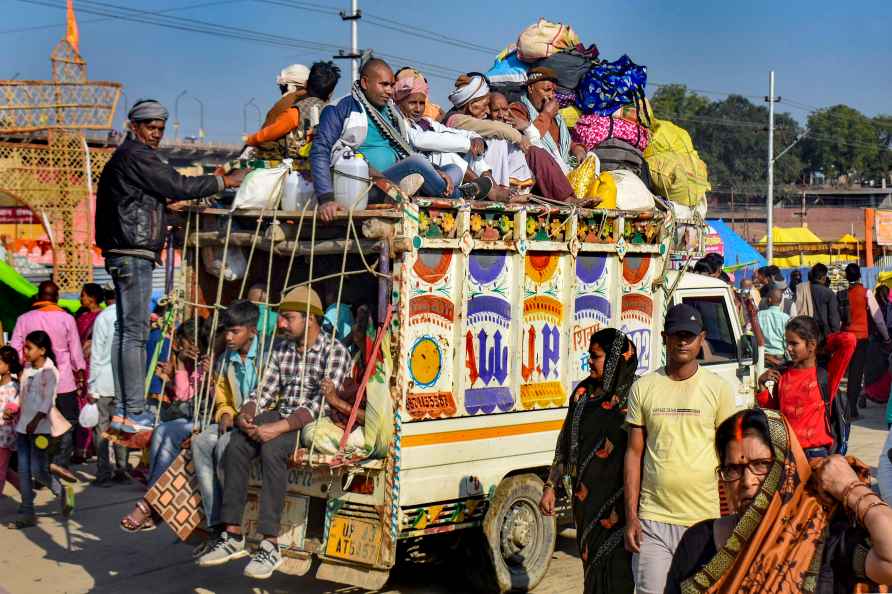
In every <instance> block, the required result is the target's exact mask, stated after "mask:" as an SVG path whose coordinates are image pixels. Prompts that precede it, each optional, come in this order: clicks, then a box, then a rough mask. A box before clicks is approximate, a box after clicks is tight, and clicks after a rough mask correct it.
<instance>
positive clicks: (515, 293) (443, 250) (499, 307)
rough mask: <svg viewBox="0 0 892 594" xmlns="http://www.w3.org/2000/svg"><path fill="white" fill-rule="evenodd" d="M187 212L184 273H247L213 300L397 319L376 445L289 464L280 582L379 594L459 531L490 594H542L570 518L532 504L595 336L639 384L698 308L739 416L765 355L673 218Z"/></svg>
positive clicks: (523, 212)
mask: <svg viewBox="0 0 892 594" xmlns="http://www.w3.org/2000/svg"><path fill="white" fill-rule="evenodd" d="M190 217H194V222H193V223H191V225H190V231H189V236H188V237H187V241H186V245H187V248H186V250H187V251H186V253H187V258H186V259H187V260H189V256H188V254H189V250H193V249H194V248H195V247H196V246H197V247H198V248H199V249H198V250H195V252H196V253H197V252H198V251H200V250H206V249H210V250H214V252H215V254H216V257H218V258H220V257H222V258H223V259H224V260H226V259H229V260H230V261H232V262H234V261H236V260H238V261H240V262H242V263H243V264H245V265H243V266H242V268H243V269H242V270H236V271H234V272H233V274H232V275H230V277H229V278H232V277H233V276H234V277H235V279H236V280H234V281H225V282H224V281H219V280H218V279H217V278H214V277H212V276H209V275H208V274H207V272H206V271H205V270H203V269H202V267H201V266H200V265H199V266H198V273H199V274H198V278H199V281H200V282H199V283H198V285H200V287H201V290H200V291H199V292H202V293H203V294H204V295H207V296H210V298H211V299H213V296H215V295H218V296H224V297H225V296H227V295H231V294H232V293H234V292H235V290H236V288H237V286H239V285H241V286H242V287H244V286H245V285H247V284H249V283H250V282H253V281H255V280H257V279H261V280H262V282H266V283H267V284H268V286H270V287H271V291H270V293H271V296H273V297H275V295H276V293H277V291H278V290H279V289H280V288H283V287H286V286H292V285H294V284H295V283H296V282H305V281H308V280H310V276H312V281H313V284H314V286H319V285H320V284H321V285H324V286H327V287H328V289H326V291H325V292H326V293H327V294H328V295H330V296H335V295H338V294H340V295H341V297H342V300H346V299H347V298H348V297H349V298H351V299H356V298H361V299H363V300H364V302H366V303H368V304H369V305H371V306H372V307H373V308H374V309H375V310H376V311H377V312H378V315H377V320H378V322H379V324H381V325H383V324H384V322H385V321H386V322H387V324H386V327H384V328H382V332H381V333H380V334H381V335H382V336H383V337H384V339H383V340H382V343H381V344H382V353H381V356H379V358H378V363H377V368H376V370H375V373H374V374H373V378H372V380H371V381H370V383H369V387H368V391H367V393H368V396H367V398H368V405H369V406H370V407H373V408H375V409H377V410H376V412H375V414H373V415H372V416H373V417H374V418H376V419H377V420H376V421H374V422H373V423H371V424H370V425H371V426H370V425H369V424H368V423H367V425H366V427H365V428H364V430H365V440H366V448H365V449H364V450H361V451H359V452H357V451H353V452H348V451H340V452H338V453H335V454H331V453H329V454H324V453H320V452H319V451H318V449H313V448H301V449H300V450H298V451H296V453H295V460H294V462H293V467H292V470H291V472H290V476H289V481H288V491H287V496H286V502H285V511H284V514H283V520H282V525H281V531H280V538H279V542H280V543H281V544H282V546H283V547H284V557H285V558H286V561H285V563H284V564H283V566H282V568H281V571H285V572H288V573H292V574H295V575H303V574H305V573H307V572H309V571H310V570H315V575H316V577H317V578H319V579H324V580H331V581H334V582H340V583H344V584H351V585H355V586H359V587H363V588H368V589H377V588H380V587H381V586H383V585H384V583H385V581H386V580H387V578H388V576H389V572H390V570H391V568H392V567H393V566H394V564H395V563H396V562H397V561H398V560H400V559H401V558H402V557H404V556H405V554H406V553H407V551H409V552H411V551H417V550H422V549H423V545H424V543H425V542H426V541H430V542H433V541H441V542H442V541H444V540H449V537H448V536H446V537H444V536H443V535H445V534H447V533H454V534H451V535H450V536H454V537H461V539H462V544H461V546H459V547H456V549H459V550H461V552H462V554H464V555H465V557H466V559H467V561H468V563H467V564H466V565H463V567H466V568H467V570H468V571H467V573H468V574H469V576H470V578H471V580H472V582H473V583H474V585H475V586H477V587H478V588H479V589H484V590H490V591H499V592H504V591H509V590H512V589H519V590H526V589H531V588H533V587H534V586H536V584H537V583H538V582H539V581H540V580H541V579H542V578H543V576H544V575H545V574H546V572H547V570H548V565H549V562H550V560H551V557H552V552H553V550H554V547H555V539H556V535H557V531H558V529H559V527H558V523H559V520H560V518H559V517H558V518H555V517H545V516H543V515H542V514H541V513H540V512H539V511H538V501H539V498H540V497H541V495H542V487H543V481H544V480H545V478H546V476H547V473H548V469H549V466H550V464H551V462H552V458H553V453H554V449H555V443H556V440H557V436H558V432H559V431H560V428H561V424H562V422H563V420H564V416H565V413H566V405H567V401H568V397H569V395H570V394H571V391H572V388H573V387H574V385H575V384H576V383H577V382H579V381H580V380H581V379H583V378H584V377H586V375H587V374H588V373H589V370H588V368H587V366H588V356H587V353H588V346H589V338H590V336H591V335H592V333H594V332H595V331H597V330H598V329H600V328H604V327H614V328H619V329H621V330H622V331H623V332H626V333H627V334H628V335H629V336H630V337H631V338H632V340H633V341H634V343H635V345H636V346H637V348H638V353H639V364H640V367H639V370H638V372H639V373H646V372H648V371H651V370H653V369H656V368H658V367H660V366H661V365H662V363H663V361H664V351H663V345H662V338H661V328H662V325H663V319H664V314H665V311H666V309H667V307H669V306H670V305H672V304H674V303H682V302H683V303H687V304H690V305H693V306H694V307H696V308H697V309H698V310H699V311H700V312H701V313H702V315H703V320H704V324H705V327H706V334H707V340H706V343H705V346H704V349H703V352H702V353H701V363H702V364H703V365H704V366H705V367H707V368H708V369H710V370H712V371H714V372H716V373H718V374H719V375H720V376H722V377H723V378H724V379H726V380H727V381H728V382H729V383H730V384H732V385H733V387H734V390H735V392H736V394H737V404H738V406H740V407H744V406H749V405H750V404H751V402H752V394H753V384H754V378H755V377H757V371H758V370H757V369H756V367H757V361H758V359H759V358H758V357H757V356H754V355H755V349H754V348H753V343H752V341H751V340H750V338H749V337H747V336H745V335H744V334H743V331H742V326H741V320H740V316H739V314H738V308H737V305H736V302H735V295H734V293H733V289H732V288H731V287H730V286H728V285H727V284H725V283H724V282H722V281H720V280H718V279H714V278H711V277H707V276H702V275H697V274H692V273H688V272H679V271H678V269H684V268H686V267H687V266H688V265H689V264H690V263H691V262H692V260H693V258H695V257H697V256H698V255H700V253H701V252H702V249H703V234H704V233H703V231H704V228H705V227H704V226H703V225H702V222H692V221H687V222H686V221H680V220H678V219H676V218H675V216H674V214H673V209H672V206H671V204H669V203H664V202H662V201H658V203H657V208H656V209H655V210H653V211H648V212H623V211H617V210H598V209H583V208H576V207H568V206H560V205H554V204H547V203H539V204H533V203H531V204H523V205H516V204H496V203H491V202H464V201H458V202H457V201H452V200H434V199H414V200H411V201H409V200H407V201H405V202H404V203H402V204H400V205H397V206H390V207H387V208H382V209H378V210H367V211H355V212H353V213H351V214H349V215H341V216H339V217H338V218H337V219H336V220H335V221H334V222H333V223H329V224H322V223H321V222H318V221H317V220H316V219H315V218H314V216H313V211H312V209H309V210H304V211H301V212H286V211H269V210H265V211H234V212H230V211H228V210H214V209H205V210H203V211H201V212H200V213H199V212H198V211H196V212H194V213H193V214H191V215H190ZM267 226H269V227H271V228H275V229H273V231H274V232H271V231H270V230H268V229H266V228H267ZM265 229H266V231H265V232H264V230H265ZM227 231H228V232H227ZM223 246H225V247H226V250H227V251H226V252H225V253H224V252H223V250H222V247H223ZM198 261H199V258H195V262H198ZM311 264H312V265H313V272H312V275H311V273H310V266H311ZM354 269H355V271H354V272H351V271H353V270H354ZM342 270H343V271H344V272H345V274H344V275H341V271H342ZM220 271H229V270H228V267H227V265H223V266H222V267H220V268H218V273H219V272H220ZM229 272H232V271H229ZM224 276H225V275H224ZM245 276H246V277H247V278H242V277H245ZM239 279H241V280H239ZM316 279H319V280H318V282H317V280H316ZM341 279H343V280H344V283H343V284H342V283H341ZM198 285H196V286H198ZM335 289H338V290H337V291H335ZM373 382H376V385H373ZM368 418H369V415H368V414H367V419H368ZM258 479H259V473H258V469H255V472H254V477H253V479H252V486H251V488H250V495H249V502H248V506H247V508H246V512H245V519H244V527H245V530H246V532H247V533H248V534H249V542H253V543H254V544H256V543H257V542H258V541H259V537H258V536H257V535H256V534H255V533H254V526H255V520H256V517H257V495H258V493H259V489H260V482H259V480H258ZM564 509H566V504H565V506H564ZM410 545H411V546H410Z"/></svg>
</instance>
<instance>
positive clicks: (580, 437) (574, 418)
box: [539, 328, 638, 594]
mask: <svg viewBox="0 0 892 594" xmlns="http://www.w3.org/2000/svg"><path fill="white" fill-rule="evenodd" d="M637 367H638V358H637V356H636V353H635V346H634V344H632V342H631V341H630V340H629V339H628V338H627V337H626V336H625V335H624V334H623V333H622V332H619V331H618V330H614V329H612V328H606V329H604V330H601V331H599V332H596V333H595V334H594V335H593V336H592V338H591V342H590V344H589V368H590V370H591V374H590V375H589V377H587V378H586V379H584V380H582V381H581V382H580V383H579V385H578V386H577V387H576V389H575V390H574V391H573V395H572V397H571V398H570V404H569V407H568V409H567V417H566V419H565V420H564V425H563V427H562V428H561V433H560V436H559V437H558V444H557V449H556V450H555V456H554V463H553V464H552V467H551V472H550V473H549V476H548V481H547V482H546V483H545V491H544V494H543V495H542V501H541V502H540V503H539V508H540V509H541V510H542V513H544V514H546V515H551V514H553V513H554V504H555V493H556V490H557V489H559V488H560V489H562V490H563V491H564V492H565V493H567V494H570V493H572V495H573V497H572V504H573V519H574V520H575V522H576V543H577V545H578V547H579V555H580V557H581V558H582V564H583V568H584V572H585V580H584V587H583V592H584V594H602V593H603V594H625V593H629V594H631V592H633V591H634V589H635V582H634V580H633V578H632V556H631V553H629V552H627V551H626V550H625V548H624V547H623V527H624V525H625V512H624V501H623V459H624V457H625V451H626V444H627V435H626V430H625V428H624V423H625V414H626V399H627V396H628V393H629V389H630V388H631V387H632V383H633V382H634V381H635V370H636V369H637Z"/></svg>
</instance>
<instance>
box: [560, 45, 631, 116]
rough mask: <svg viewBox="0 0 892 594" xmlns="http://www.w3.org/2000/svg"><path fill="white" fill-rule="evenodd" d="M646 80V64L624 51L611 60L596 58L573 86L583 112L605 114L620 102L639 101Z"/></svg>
mask: <svg viewBox="0 0 892 594" xmlns="http://www.w3.org/2000/svg"><path fill="white" fill-rule="evenodd" d="M646 84H647V66H639V65H638V64H636V63H635V62H633V61H632V59H631V58H629V56H627V55H625V54H624V55H623V56H622V57H621V58H620V59H619V60H617V61H615V62H607V61H603V62H598V63H597V64H595V65H594V66H592V67H591V68H590V69H589V71H588V72H586V73H585V76H583V77H582V80H581V81H580V82H579V87H578V88H577V89H576V104H577V105H578V106H579V109H581V110H582V111H583V113H595V114H598V115H602V116H609V115H611V114H613V113H614V112H615V111H616V110H617V109H619V108H620V107H622V106H623V105H635V106H636V107H637V106H639V105H641V104H642V103H643V102H644V87H645V85H646ZM642 111H643V109H639V112H642ZM645 123H646V122H645Z"/></svg>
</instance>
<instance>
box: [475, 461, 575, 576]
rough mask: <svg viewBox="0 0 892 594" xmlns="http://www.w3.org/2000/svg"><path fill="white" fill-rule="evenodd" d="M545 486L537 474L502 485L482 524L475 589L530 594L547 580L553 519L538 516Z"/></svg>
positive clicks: (514, 477)
mask: <svg viewBox="0 0 892 594" xmlns="http://www.w3.org/2000/svg"><path fill="white" fill-rule="evenodd" d="M542 486H543V483H542V480H541V479H540V478H539V477H537V476H536V475H533V474H523V475H519V476H512V477H509V478H507V479H505V480H503V481H502V482H501V483H500V484H499V486H498V488H496V492H495V495H493V498H492V500H491V501H490V502H489V509H488V510H487V512H486V516H485V517H484V519H483V529H482V534H481V533H478V534H477V536H478V538H477V541H478V542H479V544H480V546H478V547H469V549H470V550H468V551H467V552H468V553H469V554H470V555H471V556H473V558H472V559H470V560H471V561H472V565H471V567H470V568H469V569H470V575H469V576H468V577H469V579H470V581H471V585H472V586H473V587H474V588H475V589H476V590H477V591H478V592H487V593H491V592H498V593H500V594H501V593H504V592H526V591H528V590H532V589H533V588H535V587H536V585H538V583H539V582H540V581H541V580H542V578H544V577H545V574H546V573H547V572H548V566H549V564H550V563H551V556H552V554H553V553H554V546H555V539H556V538H557V529H556V528H555V520H554V516H551V517H546V516H543V515H542V513H541V512H540V511H539V500H540V499H541V498H542Z"/></svg>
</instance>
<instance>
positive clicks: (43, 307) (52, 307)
mask: <svg viewBox="0 0 892 594" xmlns="http://www.w3.org/2000/svg"><path fill="white" fill-rule="evenodd" d="M31 309H36V310H37V311H65V310H64V309H62V308H61V307H59V304H58V303H55V302H53V301H35V302H34V303H33V304H32V305H31Z"/></svg>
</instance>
